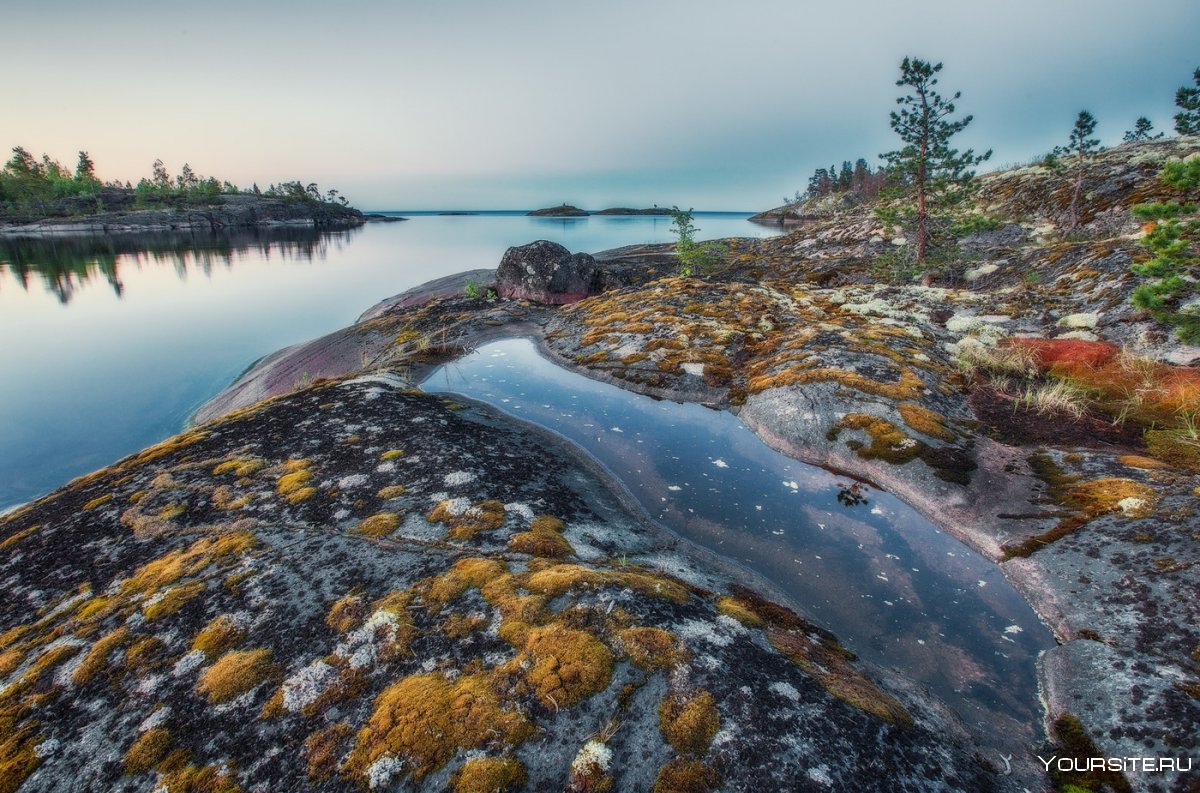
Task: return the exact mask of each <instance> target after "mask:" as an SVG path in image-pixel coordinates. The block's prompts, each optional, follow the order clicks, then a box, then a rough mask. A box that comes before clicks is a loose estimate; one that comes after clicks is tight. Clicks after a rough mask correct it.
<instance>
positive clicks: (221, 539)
mask: <svg viewBox="0 0 1200 793" xmlns="http://www.w3.org/2000/svg"><path fill="white" fill-rule="evenodd" d="M257 545H258V540H257V539H255V537H254V535H253V534H251V533H250V532H248V531H240V532H230V533H227V534H221V535H218V536H216V537H203V538H201V539H199V540H196V542H194V543H192V544H191V545H190V546H189V547H188V548H187V549H186V550H179V551H171V552H169V553H166V554H164V555H163V556H160V557H159V558H158V559H155V560H154V561H152V562H147V563H146V564H144V565H142V566H141V567H139V568H138V569H137V571H136V572H134V574H133V575H132V576H130V577H129V578H128V579H126V580H125V581H124V582H122V584H121V588H120V592H121V594H123V595H128V594H148V593H150V592H153V591H155V590H157V589H160V588H162V587H164V586H168V585H170V584H173V583H175V582H176V581H178V580H179V579H181V578H183V577H184V576H188V575H194V574H196V573H198V572H200V571H201V570H203V569H204V568H205V567H208V566H209V565H210V564H214V563H216V562H220V561H222V560H223V559H225V558H226V557H229V556H233V555H236V554H241V553H243V552H245V551H248V550H250V549H252V548H254V547H256V546H257ZM97 600H98V598H97Z"/></svg>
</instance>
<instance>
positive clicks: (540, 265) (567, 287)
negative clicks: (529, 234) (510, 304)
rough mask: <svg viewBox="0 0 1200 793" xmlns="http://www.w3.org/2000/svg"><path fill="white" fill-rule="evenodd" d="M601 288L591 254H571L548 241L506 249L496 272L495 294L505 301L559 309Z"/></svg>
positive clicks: (600, 276) (598, 271)
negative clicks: (516, 301)
mask: <svg viewBox="0 0 1200 793" xmlns="http://www.w3.org/2000/svg"><path fill="white" fill-rule="evenodd" d="M602 288H603V276H602V274H601V271H600V269H599V268H598V267H597V266H596V260H595V259H594V258H592V256H591V254H587V253H575V254H572V253H571V252H570V251H568V250H567V249H566V248H564V247H563V246H561V245H559V244H558V243H555V242H549V241H548V240H538V241H537V242H531V243H529V244H528V245H520V246H516V247H512V248H509V249H508V250H507V251H505V252H504V258H503V259H501V260H500V267H499V268H498V269H497V270H496V291H497V292H499V294H500V297H505V298H519V299H525V300H532V301H534V302H536V303H546V304H551V305H561V304H563V303H574V302H575V301H577V300H582V299H583V298H585V297H587V296H588V295H590V294H594V293H595V292H598V291H600V290H601V289H602Z"/></svg>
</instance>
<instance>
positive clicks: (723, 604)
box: [717, 596, 763, 628]
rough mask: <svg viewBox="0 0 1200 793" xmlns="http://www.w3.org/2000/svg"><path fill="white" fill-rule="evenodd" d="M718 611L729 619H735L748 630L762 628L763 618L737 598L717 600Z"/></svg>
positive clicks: (725, 597)
mask: <svg viewBox="0 0 1200 793" xmlns="http://www.w3.org/2000/svg"><path fill="white" fill-rule="evenodd" d="M717 611H719V612H720V613H722V614H724V615H725V616H727V617H733V618H734V619H735V620H737V621H738V622H740V623H742V624H743V625H745V626H746V627H747V628H760V627H762V625H763V621H762V618H761V617H759V616H758V615H757V614H755V613H754V612H753V611H752V610H751V609H750V608H749V607H748V606H747V605H746V604H745V603H744V602H742V601H741V600H739V599H738V598H735V597H728V596H724V597H720V598H718V599H717Z"/></svg>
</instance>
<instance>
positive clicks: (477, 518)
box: [425, 499, 504, 540]
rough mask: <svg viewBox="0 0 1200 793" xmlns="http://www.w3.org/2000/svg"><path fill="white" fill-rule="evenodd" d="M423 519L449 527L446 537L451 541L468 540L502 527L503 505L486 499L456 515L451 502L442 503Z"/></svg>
mask: <svg viewBox="0 0 1200 793" xmlns="http://www.w3.org/2000/svg"><path fill="white" fill-rule="evenodd" d="M425 518H426V520H428V521H429V522H430V523H444V524H446V525H447V526H449V527H450V530H449V532H448V536H449V537H450V539H452V540H470V539H471V538H473V537H474V536H475V535H476V534H479V533H480V532H484V531H491V530H493V529H498V528H500V527H501V526H503V525H504V505H503V504H502V503H500V502H499V501H496V500H495V499H486V500H484V501H480V502H479V503H478V504H475V505H474V506H471V507H468V508H467V509H465V510H463V511H462V512H460V513H458V514H456V512H455V508H454V506H453V502H451V501H442V502H441V503H439V504H438V505H437V506H436V507H434V508H433V509H432V510H431V511H430V512H429V514H428V515H426V516H425Z"/></svg>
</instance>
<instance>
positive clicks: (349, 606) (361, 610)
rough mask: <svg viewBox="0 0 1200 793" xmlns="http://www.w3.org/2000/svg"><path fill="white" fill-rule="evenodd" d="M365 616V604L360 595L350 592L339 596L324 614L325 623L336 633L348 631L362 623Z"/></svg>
mask: <svg viewBox="0 0 1200 793" xmlns="http://www.w3.org/2000/svg"><path fill="white" fill-rule="evenodd" d="M366 618H367V606H366V603H364V602H363V599H362V596H361V595H359V594H357V593H354V592H352V593H350V594H348V595H345V596H344V597H340V598H338V599H337V600H335V601H334V602H333V605H332V606H330V607H329V612H328V613H327V614H326V615H325V624H326V625H328V626H329V627H330V628H333V629H334V630H335V631H337V632H338V633H349V632H350V631H352V630H354V629H355V628H357V627H358V626H359V625H361V624H362V623H363V620H365V619H366Z"/></svg>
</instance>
